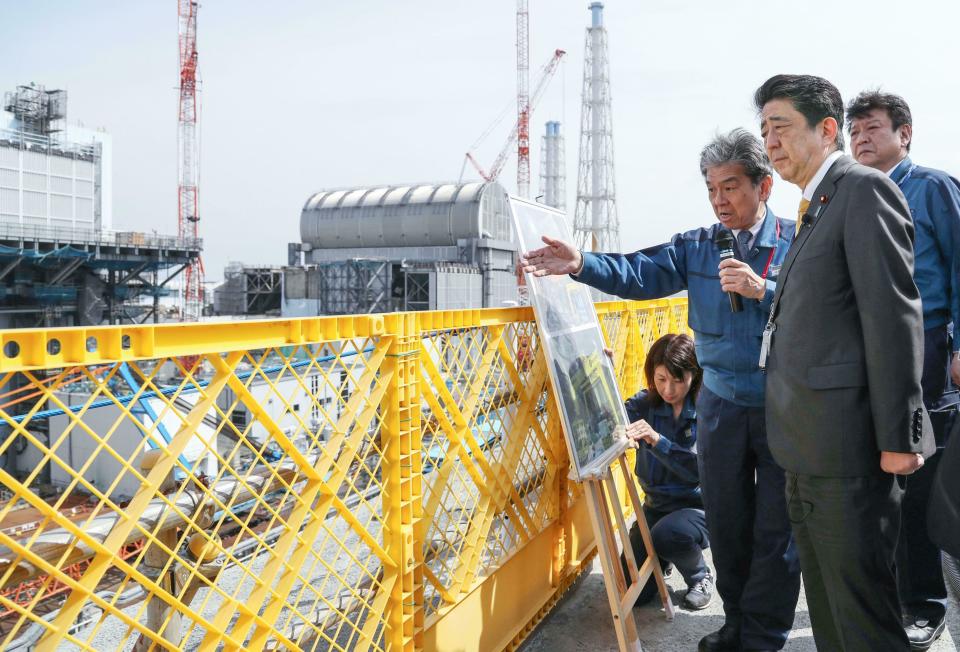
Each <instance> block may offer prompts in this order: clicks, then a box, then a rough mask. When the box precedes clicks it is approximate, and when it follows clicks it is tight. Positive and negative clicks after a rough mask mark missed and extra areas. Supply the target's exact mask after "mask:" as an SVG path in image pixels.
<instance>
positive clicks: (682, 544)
mask: <svg viewBox="0 0 960 652" xmlns="http://www.w3.org/2000/svg"><path fill="white" fill-rule="evenodd" d="M643 515H644V517H646V519H647V527H649V528H650V538H651V539H652V540H653V549H654V550H656V551H657V557H658V558H659V559H660V568H661V569H662V570H666V568H667V566H668V565H669V564H673V565H674V566H676V567H677V571H678V572H679V573H680V575H682V576H683V580H684V581H685V582H686V583H687V586H688V587H692V586H693V585H694V584H696V583H697V582H699V581H700V580H702V579H703V578H704V577H706V576H707V572H708V570H709V569H708V568H707V562H706V561H705V560H704V559H703V550H704V548H708V547H710V538H709V536H708V535H707V521H706V518H705V517H704V514H703V510H702V509H697V508H694V507H684V508H682V509H678V510H675V511H672V512H660V511H657V510H655V509H648V508H646V507H644V508H643ZM630 546H631V547H632V548H633V556H634V557H636V559H637V568H639V567H640V566H641V565H642V564H643V562H645V561H646V560H647V549H646V546H644V545H643V537H642V536H640V528H639V527H638V526H637V524H636V522H634V524H633V527H631V528H630ZM620 563H621V565H622V566H623V576H624V577H628V578H629V577H630V571H628V570H627V560H626V559H625V558H624V557H623V555H622V554H621V555H620ZM656 594H657V583H656V582H655V581H654V579H653V577H652V576H651V577H650V579H649V580H647V583H646V585H644V587H643V589H642V590H641V591H640V595H639V596H637V602H636V604H638V605H641V604H646V603H648V602H650V600H652V599H653V597H654V596H655V595H656Z"/></svg>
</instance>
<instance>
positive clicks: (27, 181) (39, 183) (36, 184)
mask: <svg viewBox="0 0 960 652" xmlns="http://www.w3.org/2000/svg"><path fill="white" fill-rule="evenodd" d="M23 189H24V190H36V191H38V192H45V191H46V190H47V175H45V174H37V173H36V172H24V173H23Z"/></svg>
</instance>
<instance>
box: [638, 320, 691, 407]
mask: <svg viewBox="0 0 960 652" xmlns="http://www.w3.org/2000/svg"><path fill="white" fill-rule="evenodd" d="M660 365H663V366H664V367H666V368H667V373H669V374H670V375H671V376H673V377H674V378H676V379H678V380H682V379H683V376H684V373H685V372H687V371H689V372H690V373H691V374H693V379H692V382H691V383H690V391H689V392H687V396H689V397H690V400H691V401H696V400H697V394H698V393H700V383H701V382H703V369H701V368H700V364H699V363H698V362H697V349H696V347H695V346H694V344H693V338H691V337H690V336H689V335H687V334H686V333H683V334H680V335H675V334H673V333H669V334H667V335H664V336H663V337H661V338H660V339H658V340H657V341H656V342H654V343H653V346H651V347H650V350H649V351H647V359H646V360H644V362H643V375H644V376H645V377H646V379H647V398H648V400H649V401H650V405H652V406H654V407H657V406H659V405H662V404H663V402H664V401H663V397H661V396H660V393H659V392H658V391H657V383H656V382H654V375H655V374H654V372H655V371H656V369H657V367H659V366H660Z"/></svg>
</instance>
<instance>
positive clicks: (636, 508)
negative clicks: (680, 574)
mask: <svg viewBox="0 0 960 652" xmlns="http://www.w3.org/2000/svg"><path fill="white" fill-rule="evenodd" d="M618 462H619V464H620V468H621V469H622V471H623V475H624V477H625V478H626V479H627V482H626V485H627V493H628V494H629V495H630V502H631V504H632V505H633V512H634V514H636V516H637V526H638V527H639V528H640V536H641V537H642V538H643V545H644V547H645V548H646V550H647V559H646V561H644V562H643V565H642V566H641V567H640V568H637V559H636V557H635V556H634V554H633V547H632V546H631V545H630V531H629V530H628V529H627V522H626V519H625V518H624V515H623V508H622V507H621V506H620V497H619V495H618V494H617V486H616V483H615V482H614V479H613V474H612V473H611V471H612V470H613V468H614V465H615V464H617V463H618ZM581 480H582V482H583V486H584V489H586V495H587V506H588V508H589V510H590V520H591V522H592V523H593V531H594V533H595V536H596V538H597V550H598V551H599V554H600V566H601V568H602V569H603V583H604V584H605V585H606V587H607V598H608V600H609V601H610V612H611V614H612V615H613V625H614V629H615V630H616V632H617V641H618V643H619V644H620V650H621V652H642V649H643V648H642V647H641V645H640V638H639V636H638V635H637V623H636V621H635V620H634V619H633V605H634V603H636V601H637V597H638V596H639V595H640V591H641V590H642V589H643V587H644V586H645V585H646V583H647V580H648V579H650V576H651V575H653V577H654V579H655V580H656V582H657V588H658V589H659V593H660V599H661V600H663V607H664V611H665V612H666V617H667V620H673V603H672V602H671V601H670V593H669V592H668V591H667V584H666V582H664V581H663V572H662V571H661V569H660V560H659V559H658V558H657V553H656V551H654V549H653V539H651V537H650V528H649V527H647V519H646V518H644V516H643V503H641V501H640V494H639V492H637V486H636V484H635V483H634V482H633V474H632V473H631V471H630V465H629V464H628V463H627V458H626V451H623V452H621V453H620V454H619V455H618V456H617V457H616V459H615V460H614V461H613V462H611V463H610V464H608V465H606V466H605V467H603V468H602V470H598V471H588V472H585V473H584V474H583V475H582V477H581ZM608 505H609V508H610V509H609V510H608ZM611 512H612V514H611ZM617 534H619V539H620V543H621V545H622V547H623V555H624V557H625V558H626V561H627V569H628V570H629V572H630V579H629V582H628V581H627V578H625V577H624V576H623V567H622V566H621V565H620V560H619V559H618V555H617V552H618V550H617Z"/></svg>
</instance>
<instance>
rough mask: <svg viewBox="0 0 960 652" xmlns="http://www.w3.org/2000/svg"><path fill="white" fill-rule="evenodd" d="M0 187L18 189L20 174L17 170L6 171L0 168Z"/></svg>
mask: <svg viewBox="0 0 960 652" xmlns="http://www.w3.org/2000/svg"><path fill="white" fill-rule="evenodd" d="M0 186H3V187H4V188H19V187H20V172H19V171H17V170H6V169H4V168H0Z"/></svg>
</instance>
